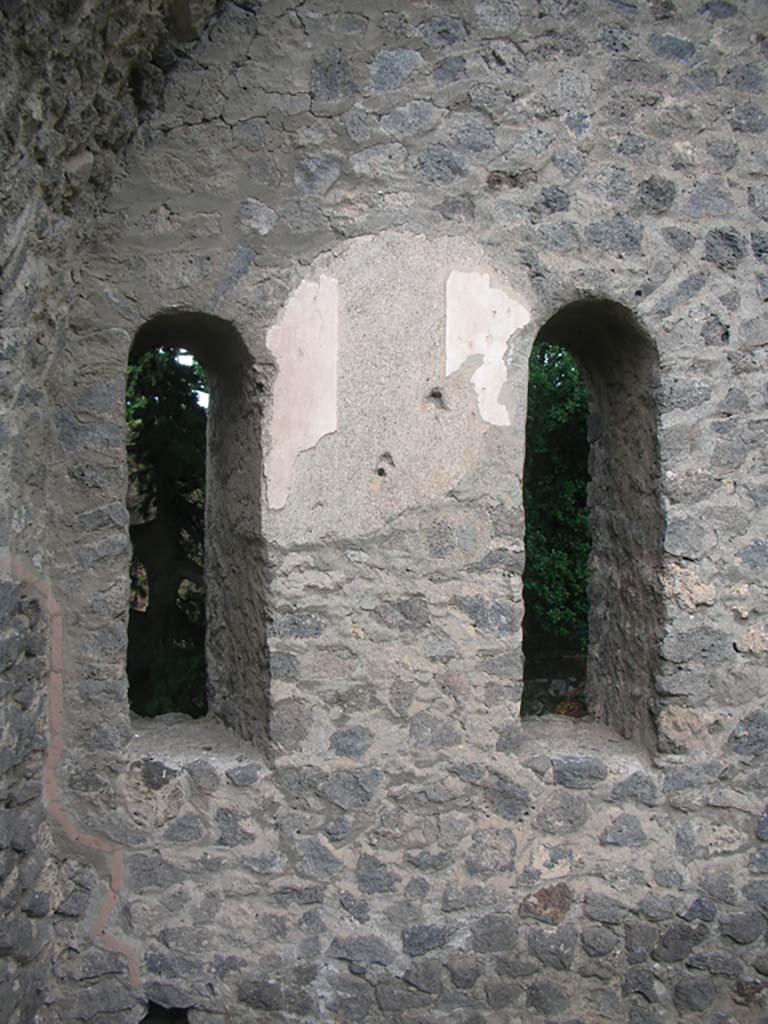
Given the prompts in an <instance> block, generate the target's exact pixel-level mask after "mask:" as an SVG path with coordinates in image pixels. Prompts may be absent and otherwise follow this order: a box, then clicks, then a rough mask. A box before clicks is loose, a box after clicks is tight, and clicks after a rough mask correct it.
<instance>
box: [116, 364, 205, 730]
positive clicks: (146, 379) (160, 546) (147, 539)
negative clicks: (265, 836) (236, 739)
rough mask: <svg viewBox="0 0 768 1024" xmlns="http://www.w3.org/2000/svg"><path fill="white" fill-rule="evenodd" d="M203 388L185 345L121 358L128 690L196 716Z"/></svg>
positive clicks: (146, 709)
mask: <svg viewBox="0 0 768 1024" xmlns="http://www.w3.org/2000/svg"><path fill="white" fill-rule="evenodd" d="M207 395H208V386H207V382H206V379H205V374H204V373H203V370H202V367H201V366H200V365H199V363H197V361H196V360H195V359H194V357H193V356H191V355H189V354H188V353H186V352H183V351H179V350H177V349H173V348H157V349H151V350H150V351H148V352H144V353H143V354H142V355H140V356H139V357H138V358H136V359H134V360H133V361H132V362H131V363H130V365H129V367H128V380H127V387H126V416H127V422H128V463H129V475H130V484H129V497H128V504H129V511H130V516H131V526H130V535H131V546H132V560H131V607H130V612H129V623H128V656H127V672H128V698H129V703H130V706H131V710H132V711H134V712H136V713H137V714H139V715H142V716H145V717H153V716H155V715H160V714H165V713H167V712H170V711H177V712H182V713H183V714H187V715H190V716H191V717H192V718H199V717H200V716H201V715H204V714H205V713H206V711H207V709H208V702H207V697H206V671H205V582H204V574H203V565H204V550H205V435H206V418H207V417H206V408H207ZM201 398H202V401H201Z"/></svg>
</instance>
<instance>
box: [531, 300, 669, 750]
mask: <svg viewBox="0 0 768 1024" xmlns="http://www.w3.org/2000/svg"><path fill="white" fill-rule="evenodd" d="M582 381H583V387H584V389H585V392H586V401H585V400H584V397H583V394H582V393H580V391H579V389H580V387H581V382H582ZM658 388H659V359H658V352H657V349H656V346H655V344H654V342H653V340H652V339H651V338H650V337H649V336H648V334H646V332H645V331H644V330H643V329H642V327H641V326H640V325H639V323H638V321H637V320H636V319H635V317H634V316H633V315H632V313H631V312H630V311H629V310H628V309H626V308H625V307H624V306H622V305H620V304H619V303H617V302H613V301H610V300H608V299H599V298H589V299H580V300H577V301H575V302H572V303H569V304H568V305H566V306H564V307H562V308H561V309H560V310H558V312H556V313H555V314H554V315H553V316H552V317H550V319H549V320H548V321H547V322H546V323H545V324H544V326H543V327H542V328H541V330H540V331H539V333H538V335H537V337H536V340H535V342H534V346H533V350H532V357H531V388H530V391H529V400H530V401H531V406H532V408H531V416H532V417H533V418H534V420H535V419H536V417H537V416H538V417H539V420H538V421H537V422H532V420H531V418H529V421H528V430H527V439H526V445H527V457H526V469H525V475H526V485H527V486H526V497H525V501H524V504H525V508H526V516H527V522H526V533H527V538H526V559H527V561H528V566H527V568H526V573H525V578H524V597H525V599H526V601H527V602H528V604H527V607H526V614H525V619H524V626H523V633H524V638H523V650H524V656H525V660H526V667H525V671H524V677H525V685H524V694H523V702H522V708H523V714H525V713H526V712H528V713H531V711H534V712H536V711H537V710H538V711H558V710H560V711H563V712H565V713H571V714H574V715H579V714H582V713H583V712H584V711H585V710H586V711H588V712H589V714H591V715H593V716H594V717H595V718H596V719H597V720H598V721H602V722H605V723H606V724H608V725H610V726H612V727H613V728H614V729H616V731H617V732H619V733H620V734H621V735H623V736H627V737H632V738H635V739H638V740H640V741H641V742H643V743H644V744H645V745H646V746H649V747H653V746H654V745H655V726H654V717H653V716H654V710H655V701H656V676H657V672H658V664H659V655H660V650H659V649H660V642H661V631H662V606H663V605H662V598H661V583H660V580H661V552H662V542H663V536H664V517H663V511H662V503H661V487H660V461H659V446H658V419H659V414H658ZM537 406H538V408H537ZM542 423H543V424H544V427H542ZM542 431H543V433H542ZM548 434H549V435H551V438H552V439H555V440H557V445H556V446H555V448H554V449H552V450H547V444H548V441H547V436H546V435H548ZM542 448H543V449H544V451H542ZM537 466H538V469H537V474H534V469H536V468H537ZM535 476H536V477H537V480H538V482H537V483H536V484H535V486H534V484H533V483H532V480H533V478H534V477H535ZM548 522H549V523H550V524H552V523H554V526H555V528H556V529H555V533H556V534H557V533H559V535H560V537H561V538H564V537H566V536H567V538H569V539H566V540H565V541H564V544H565V547H561V548H558V544H556V543H553V542H552V540H551V538H550V539H547V536H546V530H543V528H542V527H543V526H546V524H547V523H548ZM566 527H567V528H568V532H567V535H566V532H565V531H566ZM558 543H559V542H558ZM587 552H588V558H587V557H586V553H587ZM548 588H550V589H551V591H552V592H551V593H548V592H547V590H548ZM542 601H543V605H542ZM542 606H543V607H545V609H548V611H547V614H542V610H541V609H542ZM585 617H586V624H585ZM561 645H562V648H563V649H561ZM550 653H555V654H556V655H560V654H563V655H567V660H565V661H564V662H562V663H561V664H559V665H557V666H555V667H554V668H553V667H552V666H547V665H546V660H547V658H548V656H549V654H550ZM584 655H586V659H585V660H584ZM537 677H538V678H539V682H538V684H536V685H534V680H535V679H536V678H537ZM582 677H583V678H582ZM536 686H538V690H539V691H542V690H546V691H548V692H547V701H548V703H547V706H545V707H542V701H541V699H540V696H539V693H538V692H537V688H536Z"/></svg>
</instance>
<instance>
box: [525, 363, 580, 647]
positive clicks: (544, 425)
mask: <svg viewBox="0 0 768 1024" xmlns="http://www.w3.org/2000/svg"><path fill="white" fill-rule="evenodd" d="M525 436H526V456H525V470H524V476H523V500H524V503H525V521H526V535H525V558H526V568H525V577H524V580H523V596H524V599H525V629H524V638H525V648H526V650H525V653H526V656H527V657H531V656H534V657H535V656H536V655H541V654H543V653H547V654H552V653H576V652H582V653H583V652H585V651H586V647H587V620H588V611H589V607H588V603H587V560H588V557H589V549H590V546H591V538H590V532H589V512H588V509H587V483H588V480H589V475H588V471H587V459H588V455H589V445H588V442H587V396H586V392H585V389H584V383H583V380H582V377H581V372H580V370H579V368H578V366H577V365H576V363H575V362H574V361H573V358H572V357H571V356H570V354H569V353H568V352H566V351H565V349H562V348H560V347H558V346H555V345H538V346H535V347H534V350H533V352H532V354H531V360H530V376H529V385H528V421H527V425H526V435H525Z"/></svg>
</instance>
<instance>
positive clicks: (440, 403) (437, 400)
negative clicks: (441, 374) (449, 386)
mask: <svg viewBox="0 0 768 1024" xmlns="http://www.w3.org/2000/svg"><path fill="white" fill-rule="evenodd" d="M427 401H428V402H432V404H433V405H436V406H437V408H438V409H447V408H448V406H447V405H446V403H445V396H444V395H443V389H442V388H432V390H431V391H430V392H429V394H428V395H427Z"/></svg>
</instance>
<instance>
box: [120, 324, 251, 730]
mask: <svg viewBox="0 0 768 1024" xmlns="http://www.w3.org/2000/svg"><path fill="white" fill-rule="evenodd" d="M161 348H162V349H184V350H186V351H187V352H189V353H190V354H191V355H192V356H194V358H195V359H196V360H197V361H198V362H199V364H200V365H201V367H202V368H203V370H204V372H205V376H206V379H207V382H208V387H209V405H208V421H207V432H206V474H205V475H206V500H205V580H206V599H205V603H206V638H205V658H206V677H207V680H206V682H207V698H208V707H209V711H210V713H211V714H212V715H213V716H214V717H216V718H218V719H219V720H221V721H222V722H224V723H225V724H226V725H228V726H230V727H231V728H233V729H236V730H237V731H238V732H239V733H240V734H241V735H242V736H244V737H245V738H247V739H250V740H253V741H254V742H255V743H256V744H257V745H258V746H260V747H261V748H262V749H264V750H266V749H267V738H268V735H269V661H268V656H267V644H266V622H265V610H264V609H265V592H266V576H265V571H264V557H263V545H262V531H261V495H260V488H261V476H262V474H261V392H262V384H261V381H260V379H259V376H258V373H257V371H256V367H255V366H254V361H253V358H252V356H251V354H250V353H249V351H248V349H247V347H246V345H245V343H244V341H243V339H242V338H241V336H240V334H239V333H238V331H237V329H236V328H235V326H234V325H233V324H232V323H230V322H228V321H226V320H223V319H221V318H219V317H216V316H213V315H211V314H208V313H199V312H193V311H188V310H171V311H166V312H161V313H158V314H157V315H156V316H154V317H152V318H151V319H149V320H147V321H146V322H145V323H144V324H142V326H141V327H140V328H139V329H138V331H137V332H136V335H135V337H134V339H133V344H132V345H131V350H130V355H129V360H130V361H134V360H137V359H138V358H139V357H141V356H142V355H144V354H145V353H147V352H149V351H152V350H155V349H161ZM151 599H152V595H151V593H150V595H149V600H150V602H151Z"/></svg>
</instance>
